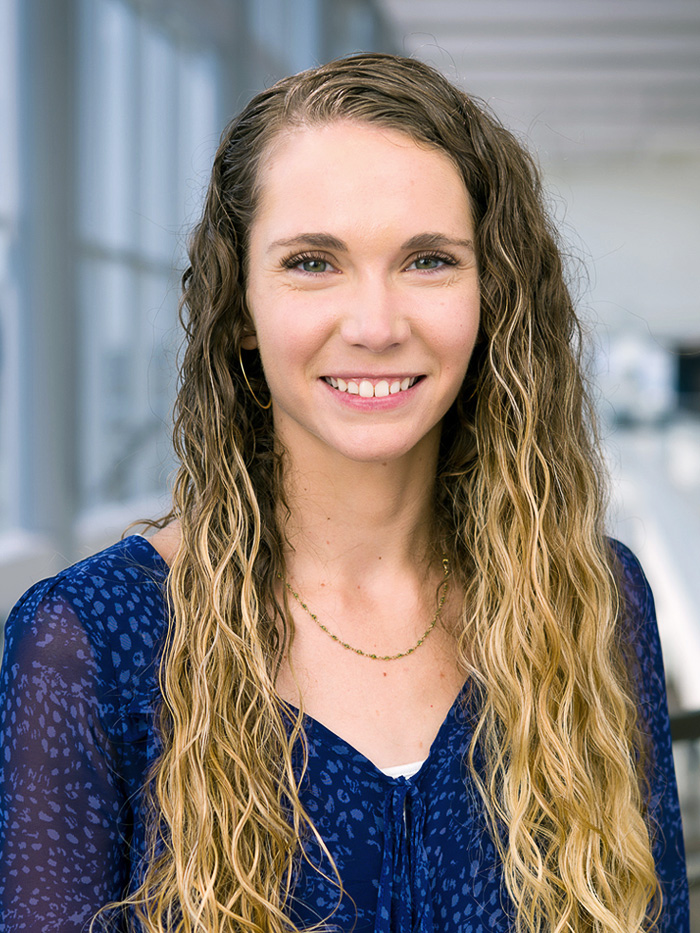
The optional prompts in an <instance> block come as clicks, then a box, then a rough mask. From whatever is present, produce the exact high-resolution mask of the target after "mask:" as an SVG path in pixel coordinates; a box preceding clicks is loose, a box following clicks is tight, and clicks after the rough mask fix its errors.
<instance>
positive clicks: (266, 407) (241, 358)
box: [238, 347, 272, 411]
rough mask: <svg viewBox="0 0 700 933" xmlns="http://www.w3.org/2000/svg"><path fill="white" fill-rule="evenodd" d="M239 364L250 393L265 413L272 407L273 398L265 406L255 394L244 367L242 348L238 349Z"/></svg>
mask: <svg viewBox="0 0 700 933" xmlns="http://www.w3.org/2000/svg"><path fill="white" fill-rule="evenodd" d="M238 363H239V365H240V367H241V372H242V373H243V378H244V379H245V384H246V385H247V386H248V391H249V392H250V394H251V395H252V396H253V399H254V401H255V404H256V405H257V406H258V407H259V408H262V409H263V411H267V409H268V408H269V407H270V406H271V405H272V398H270V401H269V402H268V403H267V405H263V404H262V402H261V401H260V400H259V398H258V397H257V395H256V394H255V392H253V387H252V386H251V384H250V383H249V382H248V376H247V375H246V371H245V366H244V365H243V357H242V356H241V348H240V347H239V348H238Z"/></svg>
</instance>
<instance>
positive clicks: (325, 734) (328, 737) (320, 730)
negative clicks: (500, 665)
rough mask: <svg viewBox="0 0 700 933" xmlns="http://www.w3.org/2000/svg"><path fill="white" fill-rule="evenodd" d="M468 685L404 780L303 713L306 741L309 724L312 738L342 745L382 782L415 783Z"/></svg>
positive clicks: (452, 705)
mask: <svg viewBox="0 0 700 933" xmlns="http://www.w3.org/2000/svg"><path fill="white" fill-rule="evenodd" d="M468 683H469V680H468V679H467V680H465V681H464V683H463V684H462V686H461V687H460V689H459V693H458V694H457V696H456V697H455V699H454V700H453V702H452V704H451V706H450V708H449V709H448V711H447V713H446V714H445V718H444V719H443V721H442V722H441V723H440V727H439V728H438V730H437V732H436V733H435V737H434V738H433V740H432V742H431V743H430V748H429V749H428V754H427V756H426V758H425V760H424V761H423V764H422V765H421V767H420V768H419V770H418V771H416V773H415V774H414V775H412V776H411V777H410V778H405V777H403V776H399V777H392V776H391V775H389V774H385V773H384V772H383V771H382V769H381V768H380V767H379V765H377V764H375V762H374V761H372V759H371V758H369V757H368V756H367V755H365V753H364V752H361V751H360V750H359V749H358V748H356V747H355V746H354V745H353V744H352V742H350V741H348V739H345V738H343V736H342V735H338V733H337V732H334V731H333V730H332V729H331V728H329V727H328V726H326V725H324V724H323V723H322V722H321V721H320V720H319V719H315V718H314V717H313V716H310V715H309V714H308V713H304V716H303V722H304V726H305V729H304V731H305V733H306V736H307V739H308V738H309V729H308V728H306V726H307V724H310V726H311V732H312V734H313V735H314V736H317V737H319V738H320V739H321V741H322V742H323V743H324V744H325V745H327V746H337V745H344V746H345V747H346V748H347V749H348V751H349V753H350V754H351V755H352V757H353V758H356V759H357V758H359V759H360V760H361V761H362V762H363V763H364V764H365V765H366V767H367V768H368V769H369V770H371V771H372V773H373V774H376V775H378V776H380V777H381V778H382V779H383V780H384V781H389V782H391V783H402V782H403V783H405V782H406V781H416V780H417V779H418V777H419V776H420V775H421V774H422V773H423V771H424V770H425V769H426V768H427V766H428V764H429V763H430V762H431V760H432V759H433V757H434V752H435V751H436V750H437V748H438V746H439V745H440V744H441V742H442V740H443V736H444V733H445V732H446V731H447V729H448V726H449V724H450V721H451V720H452V719H453V718H454V715H455V712H456V711H457V708H458V706H459V704H460V703H461V702H462V701H463V700H464V698H465V696H466V693H467V689H468V686H467V685H468ZM284 702H285V705H286V706H287V707H288V708H289V709H290V710H291V711H292V712H293V713H295V714H297V715H298V713H299V708H298V707H296V706H294V704H293V703H288V702H287V701H286V700H285V701H284Z"/></svg>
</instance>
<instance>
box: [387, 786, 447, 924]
mask: <svg viewBox="0 0 700 933" xmlns="http://www.w3.org/2000/svg"><path fill="white" fill-rule="evenodd" d="M424 828H425V803H424V801H423V797H422V796H421V793H420V791H419V790H418V788H417V787H416V785H415V784H414V783H413V782H411V781H407V780H405V779H402V780H401V781H400V783H397V784H395V785H394V787H392V789H391V791H390V792H389V793H388V794H387V795H386V799H385V801H384V856H383V860H382V870H381V876H380V879H379V897H378V901H377V920H376V924H375V927H374V933H433V900H432V896H431V891H430V874H429V867H428V856H427V853H426V851H425V843H424V841H423V838H424Z"/></svg>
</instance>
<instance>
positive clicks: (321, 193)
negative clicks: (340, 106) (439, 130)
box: [254, 121, 471, 237]
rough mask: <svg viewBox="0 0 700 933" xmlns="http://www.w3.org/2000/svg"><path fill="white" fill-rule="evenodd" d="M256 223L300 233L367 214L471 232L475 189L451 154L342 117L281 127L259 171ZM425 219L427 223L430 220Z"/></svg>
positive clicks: (353, 220)
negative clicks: (471, 193)
mask: <svg viewBox="0 0 700 933" xmlns="http://www.w3.org/2000/svg"><path fill="white" fill-rule="evenodd" d="M258 186H259V197H258V204H257V211H256V224H254V226H256V225H257V224H262V225H263V226H265V227H271V226H274V227H275V228H280V227H281V228H284V232H283V233H280V232H279V229H277V230H276V233H275V235H276V237H278V236H282V235H287V236H292V235H293V234H294V233H298V232H299V230H298V229H292V228H298V227H299V225H301V227H304V228H305V229H306V228H308V229H309V230H311V229H315V230H322V229H323V230H325V229H327V228H328V223H329V222H331V221H332V222H333V223H335V224H336V225H338V226H340V227H343V226H345V225H350V226H357V224H358V223H359V222H360V221H361V220H363V222H364V223H365V224H366V225H371V224H372V222H373V220H374V222H375V223H378V224H382V223H384V224H389V225H390V224H393V223H396V224H403V225H406V224H409V225H413V221H414V220H415V222H416V223H417V224H418V226H419V227H421V229H430V230H442V229H443V228H444V227H447V228H450V229H449V231H445V232H450V233H452V234H453V235H457V233H458V232H459V231H461V232H462V233H463V232H464V227H465V224H468V223H469V222H470V220H471V212H470V205H469V196H468V193H467V190H466V186H465V184H464V181H463V178H462V176H461V174H460V173H459V171H458V169H457V168H456V167H455V165H454V163H453V161H452V160H451V158H450V157H449V156H448V155H447V154H446V153H444V152H443V151H442V150H440V149H436V148H433V147H428V146H426V145H423V144H418V143H417V142H416V141H415V140H414V139H413V138H412V137H411V136H409V135H408V134H407V133H404V132H401V131H398V130H395V129H393V128H387V127H384V126H378V125H374V124H368V123H356V122H348V121H342V122H341V121H337V122H334V123H330V124H327V125H323V126H320V127H315V126H311V127H295V128H293V129H292V130H290V131H285V132H284V133H282V134H279V136H278V137H276V139H275V141H274V145H273V146H271V147H270V149H269V150H268V152H267V153H266V157H265V159H264V160H263V161H262V163H261V166H260V171H259V175H258ZM426 223H427V224H428V226H427V227H426V226H425V225H426Z"/></svg>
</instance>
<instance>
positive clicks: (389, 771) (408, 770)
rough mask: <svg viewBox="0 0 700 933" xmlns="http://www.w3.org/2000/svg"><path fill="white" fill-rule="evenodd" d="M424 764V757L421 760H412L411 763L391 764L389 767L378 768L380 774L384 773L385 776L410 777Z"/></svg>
mask: <svg viewBox="0 0 700 933" xmlns="http://www.w3.org/2000/svg"><path fill="white" fill-rule="evenodd" d="M424 764H425V759H423V761H412V762H411V764H408V765H393V767H391V768H380V769H379V770H380V771H381V772H382V774H386V775H387V777H392V778H397V777H404V778H411V777H413V775H414V774H418V772H419V771H420V769H421V768H422V767H423V765H424Z"/></svg>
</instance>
